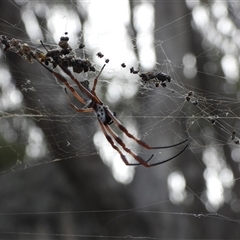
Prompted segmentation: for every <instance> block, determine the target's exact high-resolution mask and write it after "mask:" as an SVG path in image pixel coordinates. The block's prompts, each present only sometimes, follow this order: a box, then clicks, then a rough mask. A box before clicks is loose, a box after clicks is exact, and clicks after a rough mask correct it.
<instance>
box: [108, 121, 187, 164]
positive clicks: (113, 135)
mask: <svg viewBox="0 0 240 240" xmlns="http://www.w3.org/2000/svg"><path fill="white" fill-rule="evenodd" d="M104 126H105V128H106V130H107V131H108V132H109V133H110V134H111V135H112V137H113V138H114V139H115V141H116V142H117V143H118V144H120V145H121V146H122V148H123V149H124V150H125V151H126V152H127V153H129V154H130V155H131V156H132V157H133V158H134V159H136V160H137V161H138V162H139V164H135V165H144V166H145V167H153V166H156V165H159V164H162V163H166V162H168V161H170V160H172V159H174V158H176V157H177V156H179V155H180V154H181V153H182V152H183V151H184V150H185V149H186V148H187V147H188V144H187V145H186V146H185V147H184V148H183V149H182V150H181V151H180V152H179V153H177V154H176V155H174V156H173V157H171V158H168V159H166V160H163V161H161V162H157V163H152V164H148V162H149V161H150V160H151V159H152V157H153V156H154V154H152V156H151V157H150V158H149V159H148V160H147V161H145V160H143V159H142V158H141V157H140V156H138V155H136V154H135V153H133V152H132V151H131V150H130V149H129V148H127V147H126V145H125V144H124V142H123V141H122V139H121V138H119V137H118V136H117V135H116V133H115V132H114V131H113V130H112V129H111V128H110V127H109V126H108V125H104Z"/></svg>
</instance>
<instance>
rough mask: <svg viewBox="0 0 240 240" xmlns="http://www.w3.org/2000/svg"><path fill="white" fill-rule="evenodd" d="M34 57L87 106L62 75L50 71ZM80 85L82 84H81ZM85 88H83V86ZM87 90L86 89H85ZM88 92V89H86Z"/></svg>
mask: <svg viewBox="0 0 240 240" xmlns="http://www.w3.org/2000/svg"><path fill="white" fill-rule="evenodd" d="M32 56H33V57H34V59H35V60H36V61H37V62H39V63H40V64H41V65H42V66H43V67H44V68H46V69H47V70H48V71H49V72H50V73H52V74H53V75H54V76H55V77H56V78H57V79H58V80H59V81H61V82H62V83H63V84H65V86H66V87H67V88H68V89H69V90H70V91H71V92H72V94H73V95H74V97H76V98H77V99H78V101H80V102H81V103H82V104H84V105H85V104H86V103H85V101H84V100H83V98H81V97H80V96H79V95H78V93H77V92H76V90H75V89H74V88H73V87H72V86H71V85H70V84H69V83H68V81H67V80H66V79H65V78H64V77H63V76H62V75H61V74H60V73H57V72H55V71H53V70H52V69H50V68H49V67H47V66H46V65H44V64H43V63H42V62H40V61H39V60H38V59H37V58H36V57H35V56H34V55H32ZM79 84H80V83H79ZM82 87H83V86H82ZM83 88H85V87H83ZM86 90H87V89H86Z"/></svg>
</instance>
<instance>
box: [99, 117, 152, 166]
mask: <svg viewBox="0 0 240 240" xmlns="http://www.w3.org/2000/svg"><path fill="white" fill-rule="evenodd" d="M98 122H99V124H100V127H101V129H102V132H103V134H104V135H105V137H106V139H107V140H108V142H109V143H110V144H111V146H112V148H114V149H115V150H116V151H117V152H118V153H119V155H120V156H121V158H122V160H123V162H124V163H125V164H126V165H127V166H136V165H140V164H144V163H145V161H144V160H142V161H141V162H142V163H140V162H139V163H129V162H128V160H127V158H126V156H125V155H124V154H123V153H122V152H121V150H120V149H119V148H118V147H117V146H116V145H115V144H114V142H113V140H112V138H111V136H110V135H108V133H107V130H106V129H105V127H106V125H104V124H103V123H102V122H101V121H100V120H98ZM152 157H153V155H152V156H151V157H150V158H149V159H148V160H147V162H148V161H150V160H151V158H152Z"/></svg>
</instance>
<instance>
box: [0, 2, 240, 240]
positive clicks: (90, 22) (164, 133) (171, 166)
mask: <svg viewBox="0 0 240 240" xmlns="http://www.w3.org/2000/svg"><path fill="white" fill-rule="evenodd" d="M0 9H1V15H0V33H1V34H3V35H7V36H8V38H9V39H11V38H18V39H21V40H22V41H23V42H27V43H28V44H29V45H30V46H33V47H34V46H37V47H39V48H41V46H40V44H39V40H43V41H44V42H45V43H46V46H47V47H48V48H52V47H53V48H54V47H56V44H57V43H58V41H59V38H60V37H61V36H62V35H64V33H65V32H68V36H69V38H70V41H71V45H72V46H77V45H78V44H79V43H80V42H83V43H84V44H85V45H86V49H85V50H84V51H83V52H80V51H79V52H78V54H79V55H80V56H81V57H83V58H88V59H91V61H93V62H94V64H95V65H96V68H97V69H100V68H101V66H102V64H103V61H102V60H101V59H99V58H97V57H96V53H97V52H99V51H101V52H102V53H104V55H105V56H106V57H107V58H109V59H110V62H109V64H108V65H107V67H106V70H105V71H104V73H103V74H102V75H101V76H100V79H101V80H100V85H101V87H100V88H99V89H98V94H99V95H100V96H101V99H103V101H104V102H106V104H107V105H108V106H109V107H110V108H111V109H114V111H115V110H116V111H117V114H118V115H119V117H120V119H121V121H122V122H123V123H124V125H125V126H127V128H128V129H129V130H130V131H131V132H133V133H135V135H137V136H138V137H139V138H143V139H144V141H145V140H146V141H147V142H150V143H151V144H153V143H156V142H158V143H159V144H160V145H169V144H171V143H175V142H178V141H181V140H184V139H185V138H188V140H189V148H188V149H187V150H186V151H185V152H184V153H183V154H182V155H180V156H179V157H178V159H176V160H174V161H171V162H169V163H166V164H163V165H160V166H158V167H153V168H150V169H147V168H144V167H141V166H139V167H136V168H133V167H126V166H124V164H123V163H122V162H121V159H120V158H119V156H118V155H117V154H116V153H115V152H114V151H112V150H111V148H110V147H109V145H108V143H106V142H105V141H104V137H103V136H102V134H101V132H99V128H98V126H97V124H96V119H95V117H93V116H91V117H89V116H82V115H81V114H76V113H75V112H73V110H72V109H71V108H70V107H69V102H68V99H67V98H66V94H65V93H64V90H63V88H62V87H61V86H60V85H59V83H58V82H57V81H56V80H54V78H53V76H52V75H51V74H49V73H48V72H46V70H45V69H43V68H42V67H41V66H39V64H37V63H34V64H29V63H28V62H26V61H24V60H23V59H22V58H20V57H19V56H18V55H17V54H16V53H13V52H7V53H5V52H3V51H2V52H1V55H0V56H1V66H0V68H1V70H0V71H1V74H0V87H1V94H0V101H1V102H0V164H1V165H0V166H1V176H0V194H1V197H0V238H1V239H132V238H133V239H134V238H138V239H145V238H149V239H166V238H167V239H238V238H239V223H240V220H239V212H240V201H239V190H238V185H239V183H238V182H239V181H238V179H239V161H240V157H239V153H240V150H239V145H238V136H239V132H240V131H239V123H238V122H239V121H238V116H239V100H238V99H239V90H238V89H239V37H240V31H239V27H240V26H239V24H240V22H239V9H240V3H238V2H236V1H230V0H229V1H223V0H222V1H200V0H199V1H197V0H196V1H190V0H189V1H188V0H186V1H184V0H181V1H180V0H179V1H177V0H175V1H118V0H116V1H115V0H114V1H107V0H101V1H74V0H73V1H44V0H42V1H12V0H4V1H0ZM77 51H78V50H77ZM123 62H124V63H126V65H127V66H134V67H135V68H136V69H141V71H153V70H156V69H157V70H161V71H164V72H166V73H167V74H170V75H171V76H172V77H173V82H172V88H173V89H174V91H176V94H173V95H171V94H169V93H170V92H171V91H170V92H166V91H167V90H166V89H164V88H159V89H151V91H150V90H149V89H148V88H145V87H143V86H140V85H139V84H136V77H137V76H132V75H130V74H129V73H128V75H126V74H127V73H125V72H124V69H122V68H121V67H120V64H121V63H123ZM126 72H127V71H126ZM94 76H96V74H94V73H93V74H87V75H84V76H81V78H83V79H84V78H89V79H94ZM134 77H135V78H134ZM103 79H104V80H103ZM188 91H194V94H195V95H194V99H193V101H192V102H191V101H190V102H186V98H185V97H186V96H187V93H188ZM194 101H198V105H197V106H196V105H194V104H191V103H194ZM158 111H159V114H160V115H161V114H165V115H164V116H166V118H165V119H164V118H163V119H162V118H159V119H160V120H156V122H153V118H151V117H150V116H155V117H156V116H157V114H158ZM79 115H81V116H79ZM124 116H125V117H124ZM168 117H171V118H168ZM175 117H176V118H175ZM143 129H144V130H143ZM146 132H147V134H146V135H145V136H144V134H143V133H146ZM124 140H125V141H127V139H124ZM127 144H129V145H128V146H130V148H131V149H133V150H135V151H137V150H138V149H137V147H136V145H135V144H134V143H128V142H127ZM140 153H143V152H141V150H140ZM174 153H175V154H176V151H175V150H174V149H172V150H170V153H167V155H166V157H167V156H169V155H168V154H170V155H171V154H172V155H173V154H174ZM143 154H144V156H147V155H145V153H143ZM156 155H157V154H156ZM164 157H165V156H164ZM157 160H161V157H159V156H157Z"/></svg>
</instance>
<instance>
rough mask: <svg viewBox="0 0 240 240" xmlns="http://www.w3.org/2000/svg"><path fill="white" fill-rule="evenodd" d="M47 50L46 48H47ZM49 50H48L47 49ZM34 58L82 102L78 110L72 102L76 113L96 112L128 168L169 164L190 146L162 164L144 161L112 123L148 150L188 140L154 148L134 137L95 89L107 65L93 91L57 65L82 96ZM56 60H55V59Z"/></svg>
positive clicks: (96, 81)
mask: <svg viewBox="0 0 240 240" xmlns="http://www.w3.org/2000/svg"><path fill="white" fill-rule="evenodd" d="M45 49H46V48H45ZM46 50H47V49H46ZM47 51H48V50H47ZM32 57H33V58H34V59H35V60H36V61H37V62H38V63H40V64H41V65H42V66H43V67H44V68H46V69H47V70H48V71H49V72H50V73H52V74H53V75H54V76H55V77H56V78H57V79H58V80H59V81H61V82H62V83H63V84H64V85H65V87H66V88H65V91H66V93H67V89H68V90H69V91H71V92H72V94H73V95H74V97H75V98H76V99H77V100H78V101H79V102H81V103H82V104H83V105H84V107H83V108H78V107H77V106H76V105H74V104H73V103H71V102H70V105H71V107H72V108H73V109H74V110H75V111H76V112H80V113H91V112H95V114H96V116H97V120H98V123H99V125H100V127H101V130H102V132H103V134H104V135H105V137H106V139H107V141H108V142H109V143H110V144H111V146H112V148H114V149H115V150H116V151H117V152H118V153H119V155H120V156H121V159H122V160H123V162H124V163H125V164H126V165H128V166H136V165H143V166H145V167H152V166H156V165H159V164H162V163H165V162H168V161H170V160H172V159H174V158H176V157H177V156H179V155H180V154H181V153H182V152H183V151H184V150H185V149H186V148H187V147H188V144H186V145H185V146H184V147H183V148H182V150H181V151H180V152H178V153H177V154H176V155H174V156H173V157H170V158H168V159H164V160H162V161H160V162H155V163H149V161H150V160H151V159H152V157H153V156H154V154H152V155H151V156H150V158H148V159H147V160H144V159H143V158H142V157H140V156H139V155H137V154H135V153H134V152H133V151H132V150H131V149H129V148H128V147H127V146H126V144H125V143H124V142H123V140H122V139H121V138H120V137H119V136H117V134H116V133H115V132H114V131H113V130H112V129H111V127H110V126H109V125H111V124H112V123H114V124H115V125H116V126H117V127H118V128H119V129H120V130H121V131H122V132H123V133H124V134H126V136H128V137H129V138H131V139H133V140H134V141H135V142H137V143H138V144H139V145H140V146H142V147H144V148H146V149H149V150H150V149H166V148H173V147H176V146H178V145H181V144H184V143H185V142H187V139H186V140H184V141H181V142H179V143H176V144H173V145H169V146H160V147H152V146H150V145H148V144H147V143H145V142H144V141H142V140H140V139H138V138H136V137H135V136H133V135H132V134H131V133H130V132H129V131H128V130H127V129H126V128H125V127H124V126H123V125H122V124H121V122H120V121H119V120H118V119H117V118H116V114H115V113H114V112H112V111H111V110H110V109H109V108H108V107H107V106H106V105H104V104H103V102H102V101H101V100H100V99H99V98H98V96H97V94H96V92H95V89H96V86H97V83H98V78H99V76H100V75H101V73H102V71H103V69H104V68H105V66H106V63H105V64H104V65H103V67H102V68H101V70H100V72H99V73H98V75H97V76H96V78H95V79H94V83H93V87H92V89H90V88H89V85H88V81H85V82H79V81H78V80H77V79H76V78H75V77H74V76H73V74H72V72H71V71H70V70H69V69H68V68H66V67H65V66H63V65H61V63H59V62H58V63H56V64H57V65H58V66H59V67H60V68H61V69H62V70H63V72H64V73H65V74H67V75H68V76H69V77H70V78H71V79H72V80H73V81H74V82H75V83H76V84H77V86H78V88H79V91H80V94H79V93H78V92H77V91H76V90H75V89H74V88H73V87H72V86H71V85H70V84H69V83H68V81H67V80H66V78H65V77H64V76H63V75H61V74H60V73H57V72H55V71H54V70H52V69H51V68H49V67H48V66H46V65H45V64H44V63H43V62H42V61H41V59H40V60H39V59H38V58H37V57H36V55H34V53H33V52H32ZM53 60H54V59H53ZM113 139H114V140H115V142H116V143H118V144H119V145H120V146H121V147H122V149H123V150H124V151H125V152H126V153H128V154H129V155H131V156H132V157H133V158H134V159H135V160H136V161H137V162H136V163H130V162H129V161H128V160H127V158H126V156H125V155H124V154H123V152H122V151H121V150H120V148H119V147H118V146H117V145H115V142H114V140H113Z"/></svg>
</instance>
